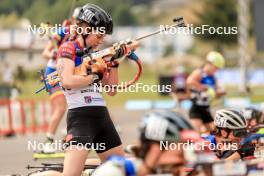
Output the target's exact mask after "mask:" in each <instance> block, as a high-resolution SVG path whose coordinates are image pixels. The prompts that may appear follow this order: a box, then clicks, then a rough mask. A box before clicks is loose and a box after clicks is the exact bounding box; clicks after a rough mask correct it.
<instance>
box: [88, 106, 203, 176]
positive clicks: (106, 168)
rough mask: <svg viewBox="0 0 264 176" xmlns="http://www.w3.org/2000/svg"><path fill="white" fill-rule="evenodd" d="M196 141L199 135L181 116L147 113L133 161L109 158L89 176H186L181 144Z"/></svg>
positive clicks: (134, 148) (163, 112)
mask: <svg viewBox="0 0 264 176" xmlns="http://www.w3.org/2000/svg"><path fill="white" fill-rule="evenodd" d="M200 140H202V139H201V138H200V135H199V133H197V132H196V131H195V130H194V129H193V127H192V126H191V124H190V122H189V121H188V120H187V119H185V118H184V117H183V115H182V114H180V113H177V112H174V111H171V110H154V111H151V112H148V113H146V114H145V115H144V117H143V119H142V120H141V125H140V137H139V141H140V144H139V145H138V146H134V147H133V149H132V150H133V152H134V154H135V156H136V159H133V160H129V159H126V158H124V157H122V156H113V157H110V158H109V159H108V161H107V162H105V163H103V164H102V165H101V166H100V167H99V168H98V169H96V170H95V172H94V173H93V176H105V175H107V176H135V175H137V176H145V175H150V174H151V175H155V174H157V175H159V174H168V175H173V176H180V175H186V172H185V166H186V163H187V160H186V156H187V155H185V154H186V153H185V152H188V150H184V148H183V147H182V146H183V145H181V144H183V143H185V142H186V143H187V142H188V141H193V142H198V141H199V142H200ZM177 144H180V145H177ZM176 145H177V147H175V148H174V147H170V146H176Z"/></svg>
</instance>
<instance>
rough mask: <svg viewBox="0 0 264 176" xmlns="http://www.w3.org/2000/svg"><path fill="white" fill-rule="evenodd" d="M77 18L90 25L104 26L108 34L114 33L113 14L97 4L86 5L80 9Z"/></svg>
mask: <svg viewBox="0 0 264 176" xmlns="http://www.w3.org/2000/svg"><path fill="white" fill-rule="evenodd" d="M77 20H79V21H80V22H85V23H88V24H89V26H90V27H94V28H96V27H104V28H105V33H106V34H112V32H113V20H112V18H111V16H110V15H109V14H108V13H107V12H106V11H104V10H103V9H102V8H100V7H98V6H97V5H94V4H86V5H84V6H83V7H82V8H81V9H80V12H79V15H78V16H77Z"/></svg>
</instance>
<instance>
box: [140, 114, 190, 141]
mask: <svg viewBox="0 0 264 176" xmlns="http://www.w3.org/2000/svg"><path fill="white" fill-rule="evenodd" d="M183 130H194V129H193V127H192V125H191V124H190V123H189V122H188V121H187V120H186V119H185V118H184V117H183V115H181V114H179V113H177V112H174V111H171V110H156V111H152V112H149V113H147V114H145V115H144V117H143V120H142V123H141V125H140V139H141V142H144V141H157V142H159V141H170V142H178V141H180V140H181V136H180V133H181V132H182V131H183Z"/></svg>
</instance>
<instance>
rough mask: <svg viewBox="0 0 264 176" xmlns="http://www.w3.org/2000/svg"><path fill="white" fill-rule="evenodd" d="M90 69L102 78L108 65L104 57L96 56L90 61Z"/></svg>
mask: <svg viewBox="0 0 264 176" xmlns="http://www.w3.org/2000/svg"><path fill="white" fill-rule="evenodd" d="M90 70H91V72H92V73H93V74H96V75H98V76H99V79H100V80H101V79H103V76H104V73H105V72H106V71H107V65H106V63H105V61H104V60H103V59H102V58H94V59H92V60H91V62H90Z"/></svg>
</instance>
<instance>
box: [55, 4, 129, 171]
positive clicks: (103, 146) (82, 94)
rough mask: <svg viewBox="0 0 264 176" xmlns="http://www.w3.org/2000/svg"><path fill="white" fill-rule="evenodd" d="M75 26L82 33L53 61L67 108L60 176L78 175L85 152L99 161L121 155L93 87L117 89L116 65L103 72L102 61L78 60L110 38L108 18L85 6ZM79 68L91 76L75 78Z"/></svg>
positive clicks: (121, 51)
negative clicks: (88, 61) (65, 144)
mask: <svg viewBox="0 0 264 176" xmlns="http://www.w3.org/2000/svg"><path fill="white" fill-rule="evenodd" d="M77 26H78V27H79V28H82V29H83V30H79V31H83V32H82V33H77V35H76V39H75V40H74V41H69V42H66V43H64V44H63V45H62V46H61V47H60V48H59V50H58V61H57V70H58V74H59V76H60V83H61V85H62V87H63V90H64V95H65V97H66V100H67V105H68V114H67V137H66V143H67V144H68V147H67V148H66V155H65V160H64V169H63V175H64V176H77V175H81V173H82V170H83V168H84V164H85V161H86V158H87V155H88V153H89V150H87V148H89V149H91V148H92V149H94V150H95V151H96V152H97V154H98V156H99V158H100V159H101V161H104V160H105V159H106V158H107V157H109V156H111V155H114V154H117V155H124V151H123V148H122V145H121V140H120V137H119V135H118V133H117V131H116V129H115V127H114V125H113V122H112V121H111V119H110V117H109V112H108V109H107V107H106V104H105V101H104V99H103V96H102V94H101V93H100V91H99V87H98V86H97V85H98V84H96V83H98V82H101V83H102V85H110V86H113V85H117V84H118V62H114V63H112V64H111V67H110V68H108V69H107V65H106V63H105V62H104V60H103V59H102V58H91V59H92V62H91V63H90V64H87V63H86V64H85V63H84V62H83V59H82V57H81V56H80V53H81V52H80V51H84V48H86V49H85V51H86V52H87V50H88V51H90V52H92V51H93V50H94V49H96V48H97V47H98V46H99V45H100V44H102V43H103V41H104V37H105V35H106V34H112V30H113V22H112V18H111V16H110V15H109V14H108V13H107V12H105V11H104V10H103V9H101V8H100V7H98V6H96V5H93V4H86V5H85V6H83V7H82V8H81V9H80V13H79V15H78V17H77ZM87 29H89V30H88V32H87ZM102 31H104V34H102V33H101V32H102ZM126 46H127V45H126V44H124V45H122V47H119V48H117V50H116V55H115V57H122V56H124V55H126V54H127V53H126V51H127V47H126ZM77 51H79V52H77ZM83 66H85V67H87V69H88V68H89V69H88V70H90V72H91V74H87V75H86V74H77V73H78V72H81V71H83ZM108 67H109V66H108ZM106 70H107V72H106ZM107 94H108V95H110V96H113V95H115V94H116V91H115V90H114V89H113V90H112V91H109V92H107Z"/></svg>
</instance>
